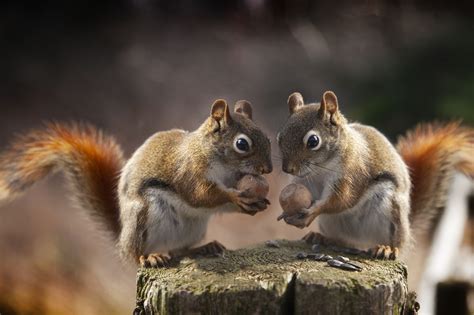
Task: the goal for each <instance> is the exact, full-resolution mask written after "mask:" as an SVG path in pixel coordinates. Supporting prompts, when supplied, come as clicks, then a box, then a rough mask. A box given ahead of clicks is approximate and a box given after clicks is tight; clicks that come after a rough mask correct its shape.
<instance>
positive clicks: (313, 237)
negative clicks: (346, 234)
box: [302, 232, 333, 245]
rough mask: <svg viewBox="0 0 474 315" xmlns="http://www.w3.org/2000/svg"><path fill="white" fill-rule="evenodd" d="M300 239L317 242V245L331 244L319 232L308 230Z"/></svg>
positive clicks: (311, 242)
mask: <svg viewBox="0 0 474 315" xmlns="http://www.w3.org/2000/svg"><path fill="white" fill-rule="evenodd" d="M302 240H304V241H305V242H306V243H308V244H312V245H314V244H319V245H330V244H333V243H332V242H331V241H330V240H329V239H328V238H327V237H326V236H324V235H322V234H321V233H316V232H309V233H308V234H306V235H305V236H303V238H302Z"/></svg>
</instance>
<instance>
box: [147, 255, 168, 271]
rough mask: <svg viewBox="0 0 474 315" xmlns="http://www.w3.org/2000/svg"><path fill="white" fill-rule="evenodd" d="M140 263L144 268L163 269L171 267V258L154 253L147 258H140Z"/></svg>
mask: <svg viewBox="0 0 474 315" xmlns="http://www.w3.org/2000/svg"><path fill="white" fill-rule="evenodd" d="M139 261H140V267H143V268H163V267H168V266H169V263H170V257H168V256H166V255H163V254H158V253H153V254H149V255H146V256H144V255H142V256H140V258H139Z"/></svg>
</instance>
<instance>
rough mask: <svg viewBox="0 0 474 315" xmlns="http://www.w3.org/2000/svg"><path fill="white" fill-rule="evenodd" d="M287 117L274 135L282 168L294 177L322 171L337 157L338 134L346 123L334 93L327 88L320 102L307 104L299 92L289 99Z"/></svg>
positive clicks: (338, 146)
mask: <svg viewBox="0 0 474 315" xmlns="http://www.w3.org/2000/svg"><path fill="white" fill-rule="evenodd" d="M288 107H289V109H290V116H289V118H288V120H287V121H286V123H285V125H284V126H283V128H281V130H280V132H279V133H278V135H277V142H278V145H279V147H280V151H281V155H282V156H281V158H282V168H283V171H284V172H286V173H290V174H292V175H295V176H301V177H302V176H307V175H309V174H311V173H313V174H314V173H321V171H324V170H325V169H328V167H327V165H328V164H329V163H330V162H331V161H333V159H335V158H337V157H338V151H339V150H340V145H339V137H340V134H341V130H342V129H343V128H344V126H345V125H346V124H347V121H346V119H345V118H344V116H343V115H342V114H341V113H340V111H339V105H338V102H337V97H336V95H335V94H334V93H333V92H331V91H327V92H325V93H324V94H323V97H322V100H321V103H314V104H306V105H305V103H304V101H303V97H302V96H301V94H300V93H293V94H291V95H290V96H289V98H288Z"/></svg>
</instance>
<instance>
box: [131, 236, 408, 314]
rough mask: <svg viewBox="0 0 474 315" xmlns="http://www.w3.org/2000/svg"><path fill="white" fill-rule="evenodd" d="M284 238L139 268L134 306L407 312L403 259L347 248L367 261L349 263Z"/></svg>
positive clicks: (150, 310) (162, 310)
mask: <svg viewBox="0 0 474 315" xmlns="http://www.w3.org/2000/svg"><path fill="white" fill-rule="evenodd" d="M278 244H279V247H278V248H276V247H270V246H267V245H264V244H261V245H257V246H255V247H251V248H244V249H240V250H236V251H226V252H225V253H224V255H223V257H212V258H210V257H197V258H185V259H182V260H181V261H179V262H174V265H173V266H171V267H170V268H161V269H140V270H139V271H138V277H137V309H136V310H135V314H403V313H404V312H406V311H407V309H408V308H409V307H410V306H409V304H410V299H409V297H408V288H407V269H406V267H405V265H404V264H403V263H401V262H399V261H376V260H370V259H366V258H362V257H359V256H351V255H345V256H347V257H349V258H351V260H352V261H354V262H356V263H357V264H358V265H360V266H362V267H363V270H362V271H360V272H357V271H345V270H341V269H337V268H334V267H330V266H328V264H327V263H326V262H319V261H314V260H309V259H303V260H301V259H297V258H296V255H297V253H299V252H307V253H309V252H311V247H310V246H309V245H307V244H306V243H304V242H303V241H285V240H281V241H278ZM322 252H324V253H327V254H330V255H331V254H333V255H338V254H337V253H334V252H331V251H330V250H326V249H323V250H322Z"/></svg>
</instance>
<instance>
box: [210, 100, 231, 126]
mask: <svg viewBox="0 0 474 315" xmlns="http://www.w3.org/2000/svg"><path fill="white" fill-rule="evenodd" d="M211 118H212V121H213V127H212V129H213V130H214V131H217V130H219V129H222V128H223V127H225V126H227V125H229V124H231V123H232V117H231V116H230V112H229V106H227V103H226V101H225V100H222V99H218V100H216V101H215V102H214V104H212V108H211Z"/></svg>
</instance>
